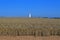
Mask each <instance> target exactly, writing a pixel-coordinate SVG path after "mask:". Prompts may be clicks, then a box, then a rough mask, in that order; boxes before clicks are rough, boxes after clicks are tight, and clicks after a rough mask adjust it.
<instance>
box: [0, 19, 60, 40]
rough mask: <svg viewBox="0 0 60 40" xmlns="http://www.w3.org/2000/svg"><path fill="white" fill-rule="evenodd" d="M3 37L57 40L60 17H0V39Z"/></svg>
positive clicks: (17, 39) (18, 39)
mask: <svg viewBox="0 0 60 40" xmlns="http://www.w3.org/2000/svg"><path fill="white" fill-rule="evenodd" d="M21 38H22V39H21ZM24 38H25V39H24ZM4 39H6V40H8V39H10V40H13V39H16V40H29V39H30V40H49V39H50V40H59V39H60V19H48V18H0V40H4Z"/></svg>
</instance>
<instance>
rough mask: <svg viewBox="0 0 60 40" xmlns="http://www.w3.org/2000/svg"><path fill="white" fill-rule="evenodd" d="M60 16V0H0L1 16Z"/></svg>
mask: <svg viewBox="0 0 60 40" xmlns="http://www.w3.org/2000/svg"><path fill="white" fill-rule="evenodd" d="M29 13H31V14H32V16H33V17H60V0H0V16H1V17H26V16H28V14H29Z"/></svg>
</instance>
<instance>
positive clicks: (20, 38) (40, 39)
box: [0, 36, 60, 40]
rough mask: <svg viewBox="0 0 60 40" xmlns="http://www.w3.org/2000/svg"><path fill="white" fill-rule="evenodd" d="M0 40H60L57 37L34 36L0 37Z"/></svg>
mask: <svg viewBox="0 0 60 40" xmlns="http://www.w3.org/2000/svg"><path fill="white" fill-rule="evenodd" d="M0 40H60V37H58V36H50V37H49V36H48V37H34V36H15V37H13V36H0Z"/></svg>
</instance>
